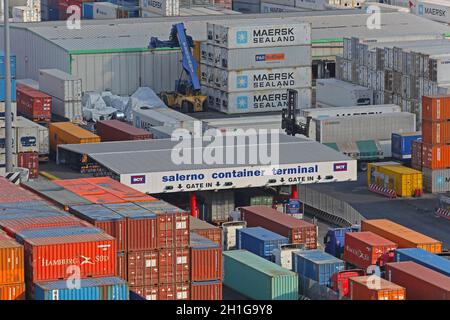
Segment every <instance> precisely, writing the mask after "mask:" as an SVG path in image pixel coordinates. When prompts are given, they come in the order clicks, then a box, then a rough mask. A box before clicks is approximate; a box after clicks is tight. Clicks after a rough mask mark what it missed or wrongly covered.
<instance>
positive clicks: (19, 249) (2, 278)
mask: <svg viewBox="0 0 450 320" xmlns="http://www.w3.org/2000/svg"><path fill="white" fill-rule="evenodd" d="M0 232H1V231H0ZM24 270H25V265H24V249H23V246H22V245H20V244H18V243H17V242H16V241H14V240H13V239H11V238H10V237H9V236H7V235H6V234H5V233H3V232H2V233H0V290H2V289H1V288H2V287H3V286H4V285H10V284H16V283H23V282H24V281H25V277H24ZM3 290H5V289H3ZM0 300H1V299H0Z"/></svg>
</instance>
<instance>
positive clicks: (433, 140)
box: [422, 120, 450, 145]
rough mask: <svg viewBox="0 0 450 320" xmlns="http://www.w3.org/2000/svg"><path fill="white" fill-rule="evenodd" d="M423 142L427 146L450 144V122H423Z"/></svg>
mask: <svg viewBox="0 0 450 320" xmlns="http://www.w3.org/2000/svg"><path fill="white" fill-rule="evenodd" d="M422 132H423V138H422V141H423V142H424V143H425V144H430V145H432V144H446V143H450V122H448V121H439V122H433V121H430V120H422Z"/></svg>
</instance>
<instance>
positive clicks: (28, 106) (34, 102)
mask: <svg viewBox="0 0 450 320" xmlns="http://www.w3.org/2000/svg"><path fill="white" fill-rule="evenodd" d="M16 90H17V112H18V113H19V114H20V115H23V116H24V117H27V118H29V119H31V120H33V121H46V122H49V121H50V119H51V118H52V97H50V96H49V95H47V94H45V93H43V92H41V91H38V90H35V89H33V88H30V87H28V86H25V85H19V84H17V86H16Z"/></svg>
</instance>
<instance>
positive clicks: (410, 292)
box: [386, 261, 450, 300]
mask: <svg viewBox="0 0 450 320" xmlns="http://www.w3.org/2000/svg"><path fill="white" fill-rule="evenodd" d="M386 279H387V280H389V281H392V282H394V283H396V284H398V285H400V286H402V287H404V288H406V292H407V296H406V298H407V300H450V277H448V276H445V275H443V274H441V273H439V272H436V271H434V270H431V269H429V268H426V267H424V266H421V265H420V264H417V263H415V262H412V261H405V262H396V263H388V264H387V265H386Z"/></svg>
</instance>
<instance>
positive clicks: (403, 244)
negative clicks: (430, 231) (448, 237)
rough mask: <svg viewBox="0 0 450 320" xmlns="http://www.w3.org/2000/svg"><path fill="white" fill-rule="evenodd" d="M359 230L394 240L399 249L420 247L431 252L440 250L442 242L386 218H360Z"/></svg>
mask: <svg viewBox="0 0 450 320" xmlns="http://www.w3.org/2000/svg"><path fill="white" fill-rule="evenodd" d="M361 231H370V232H373V233H375V234H378V235H379V236H381V237H383V238H385V239H388V240H390V241H392V242H395V243H396V244H397V246H398V248H399V249H402V248H421V249H424V250H427V251H429V252H432V253H440V252H442V242H440V241H438V240H435V239H433V238H430V237H428V236H426V235H424V234H421V233H419V232H416V231H414V230H411V229H409V228H406V227H404V226H402V225H399V224H397V223H395V222H393V221H391V220H388V219H372V220H362V221H361Z"/></svg>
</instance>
